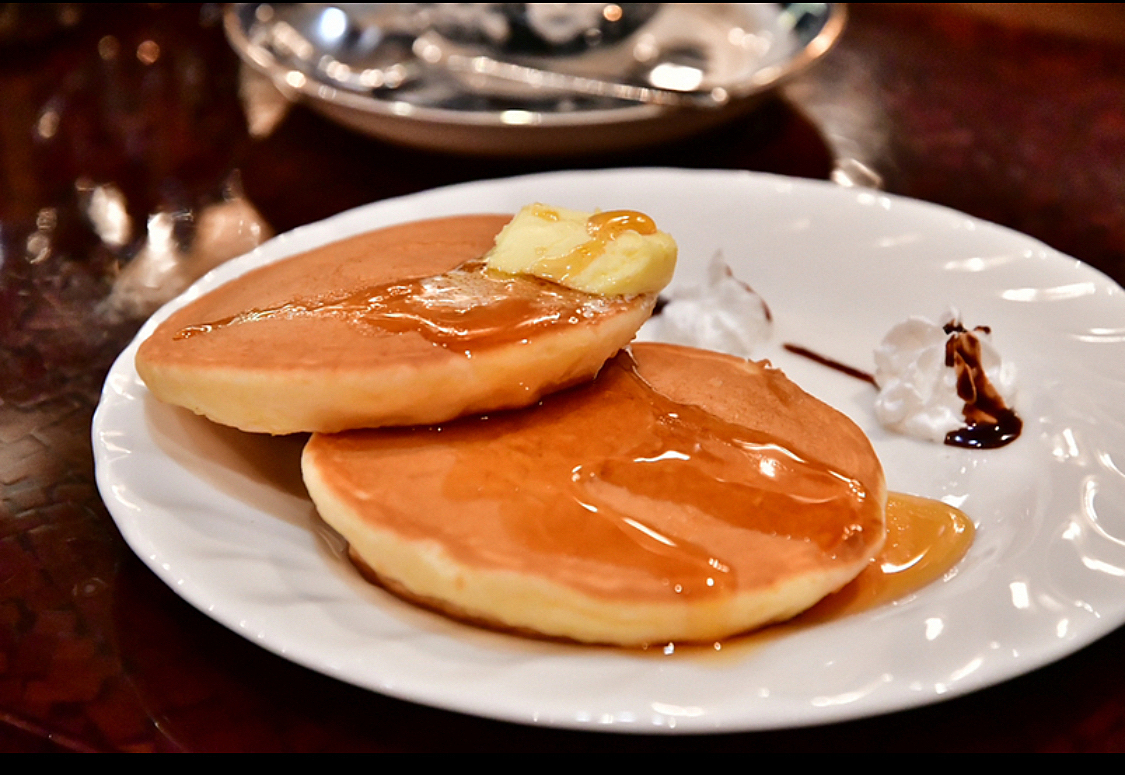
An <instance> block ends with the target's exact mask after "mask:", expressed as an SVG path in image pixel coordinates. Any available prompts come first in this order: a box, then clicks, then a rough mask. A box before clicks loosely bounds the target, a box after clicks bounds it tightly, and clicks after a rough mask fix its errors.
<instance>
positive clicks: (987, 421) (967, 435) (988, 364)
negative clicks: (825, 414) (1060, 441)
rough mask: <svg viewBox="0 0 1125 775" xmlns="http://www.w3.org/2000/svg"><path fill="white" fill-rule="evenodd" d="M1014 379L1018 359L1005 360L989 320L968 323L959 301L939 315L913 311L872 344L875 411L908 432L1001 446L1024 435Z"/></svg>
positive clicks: (965, 443) (961, 443) (936, 439)
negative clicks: (964, 322) (1014, 404)
mask: <svg viewBox="0 0 1125 775" xmlns="http://www.w3.org/2000/svg"><path fill="white" fill-rule="evenodd" d="M1015 380H1016V371H1015V367H1014V366H1012V365H1011V364H1010V363H1003V362H1002V361H1001V358H1000V354H999V353H998V352H997V350H996V348H995V347H993V345H992V341H991V332H990V330H989V329H988V328H986V327H983V326H978V327H977V328H974V329H972V330H969V329H966V328H965V327H964V326H963V325H962V324H961V316H960V314H959V313H958V312H957V310H954V309H950V310H948V311H947V312H946V313H945V314H943V315H942V316H940V317H939V318H938V322H934V321H932V320H927V319H926V318H923V317H911V318H910V319H908V320H906V321H905V322H903V323H899V324H898V325H896V326H895V327H894V328H892V329H891V330H890V331H889V332H888V333H887V335H886V337H884V339H883V342H882V343H881V344H880V345H879V347H878V348H876V350H875V383H876V385H878V387H879V397H878V398H877V399H876V400H875V415H876V417H877V418H878V419H879V422H880V423H882V424H883V425H884V426H885V427H887V428H889V429H891V430H893V431H897V432H899V433H904V434H907V435H909V436H915V437H918V438H922V439H928V440H930V441H934V442H938V443H948V444H955V445H958V446H971V447H988V446H1002V445H1003V444H1006V443H1008V442H1009V441H1011V440H1013V439H1014V438H1015V437H1016V436H1018V435H1019V427H1020V421H1019V419H1018V418H1017V417H1016V415H1015V413H1014V412H1013V411H1012V410H1011V409H1010V407H1011V405H1012V400H1013V399H1014V397H1015V393H1016V389H1015ZM993 437H995V438H993Z"/></svg>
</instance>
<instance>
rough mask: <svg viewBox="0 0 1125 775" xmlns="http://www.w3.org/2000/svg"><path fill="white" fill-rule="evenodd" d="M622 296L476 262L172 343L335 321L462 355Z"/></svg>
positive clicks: (566, 321)
mask: <svg viewBox="0 0 1125 775" xmlns="http://www.w3.org/2000/svg"><path fill="white" fill-rule="evenodd" d="M627 304H628V301H627V300H625V299H624V298H623V297H605V296H595V295H592V294H587V293H583V292H581V291H576V290H573V289H570V288H565V287H563V286H560V285H556V284H555V283H552V282H547V281H544V280H539V279H538V278H535V277H530V276H526V275H518V276H513V275H505V274H500V273H496V272H491V271H489V270H487V269H486V268H485V265H484V262H483V261H482V260H480V259H474V260H471V261H467V262H465V263H464V264H462V265H461V266H459V267H457V268H455V269H452V270H450V271H448V272H445V273H443V274H439V275H433V276H431V277H423V278H419V279H414V280H404V281H398V282H391V283H384V284H381V285H373V286H369V287H366V288H362V289H360V290H358V291H354V292H351V293H346V294H338V295H328V296H325V297H323V298H319V299H296V300H293V301H288V302H285V303H283V304H279V305H277V306H274V307H262V308H254V309H250V310H246V311H243V312H239V313H237V314H235V315H230V316H228V317H225V318H221V319H219V320H214V321H210V322H207V323H200V324H197V325H190V326H185V327H184V328H182V329H180V330H179V331H177V332H176V333H175V334H174V335H173V339H174V340H184V339H190V338H192V337H195V336H201V335H206V334H211V333H213V332H215V331H220V330H222V329H225V328H229V327H232V326H241V325H251V324H255V323H259V322H262V321H267V320H272V319H277V318H282V319H293V318H310V317H312V318H336V319H342V320H347V321H349V322H351V323H354V324H357V325H364V326H367V327H369V328H370V329H371V330H372V331H373V332H378V333H391V334H394V333H404V332H415V333H417V334H419V335H421V336H422V337H424V338H425V339H426V340H428V341H430V342H431V343H433V344H435V345H438V346H442V347H446V348H449V349H454V350H460V351H462V352H468V351H469V350H470V349H473V348H477V347H480V346H494V345H503V344H508V343H511V342H517V341H520V340H522V339H526V338H528V337H529V336H531V335H532V334H534V333H535V332H536V331H540V330H543V329H547V328H553V327H558V326H574V325H579V324H581V323H583V322H584V321H586V320H589V319H590V318H592V317H595V316H599V315H604V314H605V313H607V312H612V311H613V310H615V309H617V308H624V307H625V306H626V305H627Z"/></svg>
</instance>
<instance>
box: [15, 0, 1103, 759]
mask: <svg viewBox="0 0 1125 775" xmlns="http://www.w3.org/2000/svg"><path fill="white" fill-rule="evenodd" d="M35 8H37V9H38V10H32V7H31V6H27V5H22V6H12V5H8V6H5V10H3V11H0V750H10V751H58V750H77V751H85V750H98V751H101V750H124V751H204V750H285V751H321V750H370V751H392V750H395V751H397V750H410V751H413V750H458V751H462V750H467V751H472V750H497V749H499V750H529V751H556V750H557V751H571V750H575V751H598V750H608V751H614V750H626V751H662V750H670V751H671V750H711V751H724V750H731V751H820V750H824V751H851V750H892V751H914V750H981V751H990V750H1027V751H1048V750H1049V751H1056V750H1057V751H1068V750H1099V751H1121V750H1125V671H1123V670H1121V668H1120V655H1121V654H1122V653H1125V630H1123V629H1118V630H1117V631H1116V632H1114V633H1112V634H1111V635H1109V636H1108V637H1106V638H1104V639H1102V640H1101V641H1099V642H1097V643H1095V644H1093V645H1092V646H1090V647H1088V648H1086V649H1083V650H1082V651H1080V652H1078V653H1076V654H1074V655H1072V656H1070V657H1068V658H1066V659H1064V660H1062V661H1060V662H1058V663H1056V664H1054V665H1051V666H1049V667H1046V668H1043V669H1041V670H1038V671H1036V672H1034V673H1032V674H1030V675H1027V676H1024V677H1021V678H1018V679H1016V680H1013V681H1009V682H1007V683H1004V684H1002V685H1000V686H997V687H994V688H991V689H988V690H985V691H981V692H978V693H976V694H973V695H970V696H967V697H963V698H959V699H956V700H952V701H949V702H946V703H942V704H938V705H934V706H930V707H926V708H921V709H918V710H912V711H907V712H901V713H895V714H892V715H889V716H885V717H879V718H873V719H866V720H862V721H856V722H852V723H845V724H836V725H831V726H823V727H814V728H808V729H797V730H788V731H781V732H769V733H755V734H739V735H719V736H700V737H675V738H670V737H640V736H616V735H602V734H593V733H576V732H567V731H558V730H548V729H536V728H527V727H522V726H516V725H509V724H504V723H499V722H492V721H487V720H482V719H477V718H472V717H468V716H462V715H458V714H453V713H446V712H442V711H437V710H432V709H429V708H425V707H421V706H417V705H413V704H410V703H406V702H401V701H397V700H392V699H388V698H385V697H382V696H379V695H376V694H372V693H369V692H365V691H361V690H359V689H355V688H353V687H350V686H347V685H344V684H341V683H337V682H335V681H332V680H330V679H327V678H324V677H322V676H320V675H318V674H315V673H312V672H310V671H307V670H305V669H303V668H300V667H297V666H295V665H292V664H290V663H288V662H285V661H284V660H281V659H279V658H277V657H275V656H273V655H271V654H268V653H266V652H264V651H262V650H260V649H258V648H257V647H255V646H253V645H252V644H250V643H248V642H246V641H244V640H243V639H242V638H240V637H238V636H237V635H234V634H233V633H231V632H229V631H227V630H226V629H224V628H223V627H221V626H219V625H218V624H215V623H214V622H212V621H211V620H210V619H208V618H207V617H205V616H204V615H202V614H200V613H199V612H197V611H196V610H194V609H193V608H191V607H190V606H189V605H188V604H186V603H184V602H183V601H181V600H180V599H179V598H178V597H177V596H176V595H175V594H173V593H172V592H171V591H170V590H169V589H168V588H167V587H165V586H164V584H163V583H162V582H160V581H159V580H158V579H156V577H155V576H153V575H152V574H151V573H150V572H149V571H148V570H147V569H146V568H145V567H144V565H143V564H142V563H141V562H140V561H139V560H138V559H137V558H136V557H135V556H134V555H133V554H132V553H131V552H130V550H129V549H128V547H126V545H125V544H124V542H123V541H122V539H121V537H120V535H119V534H118V532H117V530H116V528H115V527H114V525H113V522H112V521H111V519H110V518H109V515H108V514H107V512H106V510H105V507H104V506H103V504H102V502H101V499H100V498H99V496H98V493H97V490H96V488H95V486H94V481H93V462H92V455H91V450H90V442H89V426H90V419H91V416H92V413H93V409H94V406H95V405H96V402H97V397H98V392H99V390H100V387H101V383H102V380H103V379H104V376H105V373H106V371H107V369H108V368H109V365H110V363H111V362H112V359H113V358H114V357H115V355H116V354H117V353H118V352H119V351H120V349H121V348H122V347H123V346H124V345H125V344H126V343H127V342H128V340H129V338H130V337H131V335H132V333H133V332H134V331H135V329H136V327H137V326H138V325H139V321H138V320H136V319H133V318H130V317H129V316H128V315H120V314H117V315H112V314H109V313H107V311H106V308H105V306H104V304H103V303H102V301H103V299H104V298H105V297H106V296H107V294H108V293H109V289H110V287H111V285H112V282H113V278H114V277H115V276H116V275H117V274H118V273H119V272H120V271H121V270H122V269H123V268H124V267H125V266H127V265H128V264H129V262H130V261H131V260H133V259H134V257H135V256H136V254H137V253H138V251H139V250H140V248H141V246H142V244H143V242H144V239H145V229H144V223H145V220H146V218H147V216H148V214H151V213H154V212H157V211H160V210H164V211H167V212H172V213H179V214H180V218H179V220H178V221H177V223H178V224H179V225H178V226H177V228H178V229H180V230H181V231H183V230H187V231H188V232H190V229H191V228H192V224H193V221H192V219H191V218H190V217H188V216H190V214H192V213H198V212H200V211H201V210H202V209H203V208H205V207H206V206H207V205H209V204H211V203H214V202H215V201H217V200H219V199H220V198H221V197H222V195H223V193H224V190H229V187H230V185H231V180H232V179H231V177H230V175H231V172H232V171H234V170H238V171H240V174H241V184H242V187H243V189H244V191H245V193H246V197H247V198H248V200H249V201H250V202H251V203H252V204H253V205H254V206H255V207H256V208H257V209H258V211H259V212H260V213H261V214H262V216H263V218H264V219H265V220H266V221H267V222H268V223H269V224H270V225H271V226H272V227H273V229H274V230H275V231H278V232H281V231H285V230H287V229H290V228H293V227H295V226H298V225H300V224H303V223H307V222H310V221H314V220H317V219H320V218H322V217H325V216H328V215H331V214H333V213H335V212H338V211H340V210H342V209H345V208H348V207H352V206H355V205H359V204H363V203H365V202H369V201H373V200H376V199H381V198H385V197H389V196H395V195H398V194H404V193H408V192H412V191H418V190H422V189H426V188H431V187H434V186H438V185H443V184H446V183H451V182H457V181H465V180H474V179H480V178H485V177H499V176H507V175H512V174H518V173H524V172H534V171H539V170H548V169H560V168H596V167H607V166H636V165H644V166H652V165H667V166H689V167H728V168H739V169H751V170H766V171H770V172H777V173H783V174H790V175H797V176H804V177H819V178H826V177H828V176H829V175H830V173H831V171H832V169H833V164H834V163H835V160H837V159H841V158H845V159H851V160H853V161H854V162H858V163H859V164H862V165H864V166H865V167H866V168H868V169H870V170H871V171H873V172H874V173H876V174H877V175H878V176H879V177H880V178H881V179H882V181H883V184H884V187H885V189H886V190H888V191H891V192H894V193H897V194H904V195H907V196H912V197H917V198H920V199H924V200H927V201H930V202H936V203H940V204H943V205H948V206H950V207H954V208H957V209H960V210H963V211H965V212H967V213H970V214H972V215H975V216H978V217H981V218H985V219H987V220H990V221H995V222H997V223H1001V224H1004V225H1006V226H1009V227H1011V228H1013V229H1016V230H1019V231H1023V232H1026V233H1028V234H1030V235H1032V236H1034V237H1037V238H1039V239H1041V240H1043V241H1044V242H1046V243H1048V244H1050V245H1052V246H1053V247H1055V248H1058V249H1059V250H1061V251H1063V252H1065V253H1068V254H1070V255H1073V256H1075V257H1077V258H1079V259H1081V260H1083V261H1086V262H1088V263H1090V264H1092V265H1093V266H1095V267H1097V268H1098V269H1100V270H1102V271H1103V272H1105V273H1107V274H1109V275H1110V276H1112V277H1113V278H1115V279H1116V280H1117V281H1118V282H1123V281H1125V44H1123V42H1122V41H1123V40H1125V33H1123V30H1125V19H1123V18H1122V12H1121V11H1120V10H1119V6H1112V5H1110V6H1106V7H1105V8H1104V9H1103V8H1102V7H1101V6H1084V5H1081V4H1078V5H1064V4H1046V5H1043V4H1040V6H1038V7H1037V8H1035V9H1034V10H1032V11H1019V10H1017V11H1010V10H1009V11H1005V10H1002V9H1000V10H998V9H997V8H995V7H994V6H988V5H984V6H964V5H957V6H954V5H939V6H930V7H926V8H916V7H913V6H910V5H894V4H891V5H885V4H883V5H878V4H870V5H869V4H855V5H853V6H851V20H850V24H849V27H848V29H847V31H846V33H845V35H844V37H843V39H842V41H841V43H840V45H839V46H838V47H837V48H836V49H834V50H833V51H832V52H830V53H829V55H828V56H827V57H826V58H825V59H824V61H823V62H821V63H820V65H819V66H818V67H816V68H815V69H813V70H812V71H810V72H809V73H808V74H806V75H803V76H801V77H800V78H798V79H796V80H795V81H793V82H792V83H790V84H789V85H788V86H787V87H786V88H785V90H784V91H783V93H782V94H780V95H779V96H778V97H777V98H775V99H773V100H770V101H768V102H767V103H766V104H764V105H763V106H762V107H761V108H760V109H759V110H758V111H756V112H755V113H753V114H751V115H749V116H747V117H745V118H744V119H741V120H739V121H738V122H736V123H734V124H731V125H729V126H726V127H723V128H721V129H719V130H717V131H714V132H711V133H709V134H708V135H707V136H705V137H703V138H694V139H692V140H690V141H685V142H682V143H677V144H674V145H670V146H663V147H657V148H651V149H645V150H640V151H635V152H630V153H626V154H617V155H614V156H611V157H610V156H606V157H597V158H586V157H579V158H572V159H566V160H558V159H534V160H527V161H520V162H512V161H504V160H495V159H489V160H485V159H464V158H458V157H454V156H448V157H447V156H438V155H435V154H429V153H422V152H418V151H412V150H408V149H401V148H396V147H392V146H389V145H386V144H383V143H380V142H377V141H374V140H370V139H367V138H362V137H359V136H356V135H354V134H351V133H349V132H348V131H345V130H343V129H340V128H338V127H336V126H334V125H332V124H330V123H328V122H327V121H325V120H323V119H321V118H319V117H318V116H316V115H314V114H312V113H310V112H308V111H306V110H304V109H302V108H297V109H294V110H293V111H292V112H291V113H290V114H289V115H288V116H287V117H286V118H285V119H284V120H283V121H282V123H281V124H280V125H279V126H277V127H276V128H275V129H274V131H273V132H272V133H271V134H269V136H267V137H265V138H261V139H251V138H250V137H249V136H248V134H247V130H246V123H245V120H244V118H243V114H242V111H241V108H240V106H239V103H238V100H237V73H238V63H237V61H236V58H235V56H234V55H233V54H232V53H231V52H230V50H229V48H228V47H227V46H226V43H225V40H224V39H223V36H222V34H221V31H220V28H219V26H218V24H217V13H218V9H217V8H216V7H214V6H203V7H202V8H200V7H198V6H178V5H167V6H137V5H129V6H125V5H116V6H96V5H94V6H85V7H83V9H82V10H81V11H76V10H75V9H74V6H44V7H41V8H40V7H35ZM1025 8H1026V7H1025ZM1060 9H1061V10H1060ZM21 13H22V15H20V14H21ZM17 16H18V18H17ZM152 44H155V45H156V49H153V47H152ZM154 53H155V54H156V56H155V58H153V54H154ZM146 59H147V60H150V61H148V62H147V63H146V61H145V60H146ZM853 168H854V167H853ZM106 183H114V184H115V185H116V186H117V188H118V190H120V191H121V192H122V194H123V195H124V197H125V201H126V202H127V210H128V212H129V213H130V214H131V215H132V217H133V221H134V224H135V228H134V233H133V235H132V237H131V238H129V239H127V240H125V241H124V242H123V243H122V244H119V245H116V246H114V245H112V244H109V243H107V242H106V241H105V240H104V239H101V238H99V237H98V236H97V235H96V234H95V233H94V231H93V230H92V228H91V227H90V224H89V221H88V219H87V218H86V217H85V216H84V215H83V213H84V212H86V210H84V209H83V208H85V207H86V204H84V203H86V202H88V192H89V190H90V187H91V186H93V185H99V184H106ZM84 197H85V198H84ZM177 233H179V232H177ZM181 236H182V235H181ZM188 236H189V237H190V234H188Z"/></svg>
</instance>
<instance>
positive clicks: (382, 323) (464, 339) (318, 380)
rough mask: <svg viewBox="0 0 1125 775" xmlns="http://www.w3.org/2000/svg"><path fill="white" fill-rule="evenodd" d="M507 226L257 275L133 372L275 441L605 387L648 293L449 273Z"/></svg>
mask: <svg viewBox="0 0 1125 775" xmlns="http://www.w3.org/2000/svg"><path fill="white" fill-rule="evenodd" d="M508 218H509V216H500V215H476V216H458V217H450V218H440V219H435V220H430V221H421V222H416V223H408V224H403V225H399V226H393V227H390V228H385V229H380V230H378V231H374V232H370V233H368V234H362V235H359V236H356V237H352V238H350V239H346V240H343V241H341V242H337V243H334V244H331V245H326V246H324V247H321V248H317V249H315V250H312V251H310V252H308V253H304V254H301V255H298V256H294V257H292V258H289V259H286V260H283V261H280V262H277V263H275V264H271V265H269V266H265V267H262V268H260V269H257V270H255V271H252V272H248V273H247V274H245V275H243V276H241V277H239V278H237V279H235V280H233V281H231V282H229V283H227V284H225V285H223V286H221V287H219V288H217V289H215V290H214V291H212V292H210V293H208V294H206V295H205V296H203V297H201V298H199V299H197V300H195V301H194V302H192V303H190V304H188V305H187V306H185V307H183V308H182V309H180V310H177V311H176V312H175V313H173V314H172V315H171V316H170V317H169V318H168V319H167V320H166V321H164V323H162V324H161V325H160V326H159V327H158V328H157V330H156V331H155V332H154V333H153V335H152V336H151V337H149V339H147V340H146V341H145V342H143V343H142V344H141V346H140V349H139V350H138V352H137V358H136V365H137V372H138V373H139V374H140V376H141V378H142V379H143V380H144V381H145V384H146V385H147V386H148V388H149V390H150V391H152V393H153V394H154V395H155V396H156V397H157V398H159V399H161V400H163V401H166V402H169V403H172V404H177V405H179V406H184V407H187V408H188V409H191V410H192V411H194V412H196V413H197V414H202V415H204V416H206V417H209V418H210V419H212V420H214V421H216V422H219V423H223V424H225V425H231V426H234V427H236V428H240V429H242V430H246V431H258V432H266V433H275V434H280V433H294V432H298V431H325V432H332V431H340V430H345V429H349V428H366V427H379V426H384V425H414V424H419V423H435V422H442V421H445V420H448V419H451V418H453V417H458V416H461V415H465V414H473V413H479V412H485V411H492V410H496V409H505V408H513V407H520V406H526V405H528V404H531V403H534V402H535V401H537V400H538V399H539V398H540V397H541V396H542V395H545V394H546V393H549V392H551V391H553V390H557V389H559V388H560V387H565V386H568V385H573V384H576V383H578V382H581V381H584V380H587V379H589V378H590V377H592V376H593V375H594V374H596V373H597V370H598V369H599V368H600V367H601V365H602V363H604V362H605V360H606V359H607V358H609V357H611V356H612V355H613V354H614V353H616V352H617V351H618V350H619V349H620V348H621V347H623V346H624V345H625V344H627V343H628V342H629V341H630V340H631V339H632V338H633V335H634V333H635V332H636V330H637V328H638V327H639V326H640V325H641V323H643V322H644V320H645V319H646V318H647V317H648V315H649V313H650V312H651V309H652V305H653V303H654V301H655V295H654V294H648V295H642V296H632V297H621V296H617V297H602V296H593V295H588V294H585V293H582V292H580V291H574V290H571V289H568V288H563V287H562V286H558V285H555V284H553V283H549V282H545V281H542V280H538V279H536V278H532V277H526V276H516V277H510V276H509V277H506V278H498V277H497V276H495V275H489V274H488V273H486V272H485V271H484V270H483V268H482V267H480V266H474V265H471V264H470V265H469V266H467V267H466V268H465V269H464V271H454V272H450V270H454V269H455V268H457V267H459V266H462V265H463V264H465V262H471V261H472V260H474V259H477V258H479V257H480V256H482V255H483V254H484V253H485V252H486V251H487V250H488V249H489V248H490V247H491V246H492V244H493V239H494V237H495V235H496V234H497V232H498V231H499V230H500V229H501V228H502V227H503V226H504V224H505V223H506V222H507V220H508ZM443 273H448V274H443Z"/></svg>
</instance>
